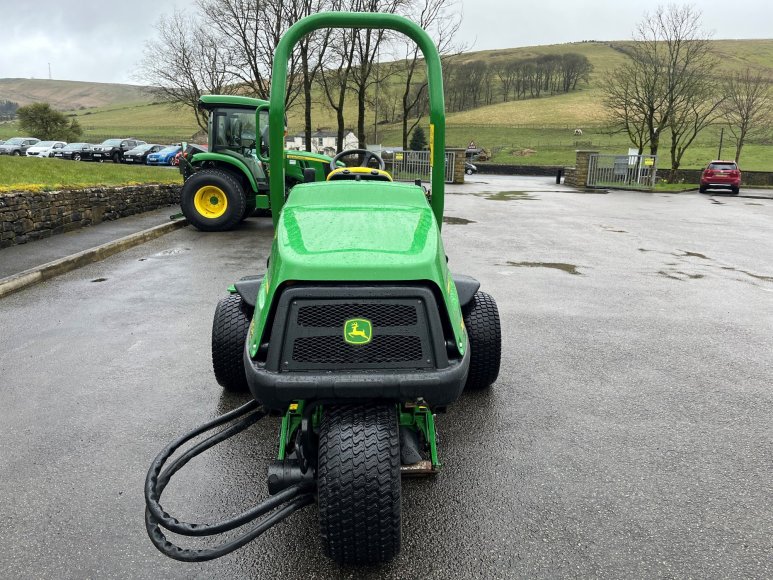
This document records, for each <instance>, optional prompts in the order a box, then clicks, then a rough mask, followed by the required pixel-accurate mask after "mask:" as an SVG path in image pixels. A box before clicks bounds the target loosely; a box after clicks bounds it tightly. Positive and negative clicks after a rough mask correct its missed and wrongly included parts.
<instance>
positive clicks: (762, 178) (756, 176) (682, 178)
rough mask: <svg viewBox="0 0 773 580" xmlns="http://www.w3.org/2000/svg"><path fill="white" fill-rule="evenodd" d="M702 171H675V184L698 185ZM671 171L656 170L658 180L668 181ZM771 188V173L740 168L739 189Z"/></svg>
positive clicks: (665, 169)
mask: <svg viewBox="0 0 773 580" xmlns="http://www.w3.org/2000/svg"><path fill="white" fill-rule="evenodd" d="M702 171H703V170H702V169H677V170H676V179H675V180H674V181H675V182H676V183H698V182H699V181H700V179H701V173H702ZM670 177H671V170H670V169H667V168H663V167H659V168H658V172H657V178H658V179H669V178H670ZM760 185H762V186H773V173H771V172H770V171H744V170H743V167H742V168H741V187H744V186H747V187H754V186H760Z"/></svg>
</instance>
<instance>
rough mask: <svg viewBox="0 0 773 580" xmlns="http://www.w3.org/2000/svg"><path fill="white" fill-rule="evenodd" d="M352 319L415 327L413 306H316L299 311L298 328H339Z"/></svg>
mask: <svg viewBox="0 0 773 580" xmlns="http://www.w3.org/2000/svg"><path fill="white" fill-rule="evenodd" d="M350 318H367V319H368V320H370V321H371V323H372V324H373V326H381V327H383V326H415V325H416V306H414V305H413V304H410V305H409V304H379V303H375V304H374V303H349V304H324V305H323V304H315V305H313V306H302V307H301V308H299V309H298V326H311V327H338V326H341V327H342V326H343V324H344V322H346V321H347V320H348V319H350Z"/></svg>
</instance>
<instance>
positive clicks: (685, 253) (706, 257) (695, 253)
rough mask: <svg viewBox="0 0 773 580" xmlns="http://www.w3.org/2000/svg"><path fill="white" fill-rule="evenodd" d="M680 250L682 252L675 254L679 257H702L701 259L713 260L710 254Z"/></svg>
mask: <svg viewBox="0 0 773 580" xmlns="http://www.w3.org/2000/svg"><path fill="white" fill-rule="evenodd" d="M678 251H679V252H682V253H681V254H673V255H674V256H677V257H679V258H700V259H701V260H711V258H709V257H708V256H706V255H704V254H699V253H698V252H688V251H687V250H678Z"/></svg>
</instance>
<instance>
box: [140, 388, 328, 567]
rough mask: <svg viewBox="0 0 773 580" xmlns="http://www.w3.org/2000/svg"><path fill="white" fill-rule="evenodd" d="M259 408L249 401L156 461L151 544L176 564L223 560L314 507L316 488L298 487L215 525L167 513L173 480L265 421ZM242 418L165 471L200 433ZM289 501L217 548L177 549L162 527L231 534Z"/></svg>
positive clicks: (150, 484) (148, 513) (148, 494)
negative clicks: (165, 497) (166, 499)
mask: <svg viewBox="0 0 773 580" xmlns="http://www.w3.org/2000/svg"><path fill="white" fill-rule="evenodd" d="M257 406H258V404H257V402H255V401H250V402H249V403H247V404H245V405H242V406H241V407H239V408H237V409H234V410H233V411H231V412H229V413H226V414H225V415H222V416H220V417H217V418H215V419H213V420H211V421H209V422H207V423H205V424H203V425H201V426H199V427H197V428H196V429H194V430H193V431H191V432H189V433H186V434H185V435H183V436H182V437H179V438H178V439H176V440H175V441H173V442H172V443H170V444H169V445H167V446H166V447H165V448H164V449H163V450H162V451H161V452H160V453H159V454H158V455H157V456H156V458H155V459H154V460H153V462H152V463H151V466H150V469H149V470H148V474H147V477H146V478H145V504H146V509H145V527H146V529H147V532H148V536H149V537H150V540H151V542H152V543H153V545H154V546H156V548H158V549H159V550H160V551H161V552H162V553H164V554H166V555H167V556H169V557H171V558H174V559H176V560H181V561H185V562H202V561H205V560H212V559H214V558H219V557H220V556H223V555H225V554H228V553H230V552H232V551H234V550H236V549H238V548H240V547H242V546H244V545H245V544H246V543H248V542H250V541H251V540H253V539H255V538H257V537H258V536H259V535H260V534H262V533H263V532H265V531H266V530H267V529H269V528H270V527H271V526H273V525H274V524H276V523H277V522H279V521H281V520H283V519H284V518H286V517H287V516H289V515H290V514H292V513H293V512H295V511H296V510H298V509H300V508H302V507H304V506H306V505H309V504H310V503H313V501H314V495H313V494H312V493H309V492H310V491H311V490H312V488H313V485H309V484H304V485H301V484H296V485H294V486H290V487H288V488H287V489H285V490H283V491H282V492H280V493H278V494H276V495H274V496H272V497H270V498H269V499H267V500H266V501H264V502H262V503H261V504H259V505H257V506H255V507H254V508H251V509H249V510H247V511H245V512H243V513H241V514H239V515H238V516H235V517H233V518H229V519H227V520H224V521H222V522H218V523H216V524H191V523H187V522H181V521H179V520H178V519H176V518H173V517H172V516H170V515H169V514H168V513H166V512H165V511H164V509H163V507H162V506H161V504H160V499H161V494H162V493H163V491H164V489H165V488H166V486H167V484H168V483H169V480H170V479H171V477H172V476H173V475H174V474H175V473H177V471H179V470H180V469H182V467H183V466H185V464H187V463H188V462H189V461H190V460H191V459H193V458H194V457H196V456H197V455H199V454H201V453H203V452H204V451H206V450H207V449H209V448H211V447H213V446H214V445H216V444H218V443H220V442H221V441H224V440H226V439H228V438H229V437H233V436H234V435H236V434H237V433H240V432H241V431H244V430H245V429H247V428H248V427H250V426H252V425H254V424H255V423H256V422H257V421H259V420H260V419H262V418H263V417H264V416H265V415H266V413H265V412H264V411H263V410H262V409H257ZM239 417H243V418H242V419H241V420H240V421H238V422H237V423H234V424H233V425H231V426H229V427H227V428H225V429H223V430H222V431H220V432H218V433H216V434H214V435H211V436H209V437H207V438H206V439H204V440H203V441H201V442H199V443H198V444H196V445H195V446H194V447H192V448H191V449H189V450H188V451H186V452H185V453H183V454H182V455H180V457H178V458H177V459H176V460H175V461H173V462H172V463H171V464H170V465H169V466H168V467H167V468H166V469H163V467H164V464H165V463H166V461H168V460H169V458H170V457H171V456H172V455H173V454H174V453H175V452H176V451H177V450H178V449H179V448H180V447H181V446H182V445H184V444H185V443H186V442H188V441H190V440H191V439H193V438H194V437H196V436H198V435H201V434H202V433H205V432H206V431H209V430H211V429H214V428H215V427H219V426H221V425H224V424H225V423H228V422H229V421H232V420H234V419H237V418H239ZM162 469H163V471H162ZM286 502H290V503H288V504H287V505H285V506H284V507H282V508H281V509H278V510H277V511H276V512H274V513H272V514H271V515H269V516H268V517H266V518H264V519H263V520H262V521H260V522H259V523H258V524H257V525H256V526H255V527H253V528H252V529H251V530H249V531H248V532H246V533H244V534H243V535H241V536H239V537H237V538H236V539H234V540H232V541H230V542H226V543H224V544H221V545H219V546H216V547H215V548H205V549H197V550H190V549H185V548H180V547H179V546H175V545H174V544H172V543H171V542H169V541H168V540H167V539H166V536H164V534H163V532H162V531H161V529H160V527H164V528H166V529H168V530H170V531H172V532H175V533H178V534H182V535H187V536H211V535H215V534H220V533H223V532H227V531H231V530H234V529H236V528H238V527H240V526H243V525H244V524H246V523H248V522H251V521H253V520H255V519H256V518H258V517H259V516H262V515H264V514H266V513H268V512H270V511H271V510H274V509H277V508H279V506H281V505H282V504H283V503H286Z"/></svg>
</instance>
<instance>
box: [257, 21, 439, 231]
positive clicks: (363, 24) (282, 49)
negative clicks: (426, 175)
mask: <svg viewBox="0 0 773 580" xmlns="http://www.w3.org/2000/svg"><path fill="white" fill-rule="evenodd" d="M320 28H356V29H361V28H369V29H390V30H396V31H398V32H402V33H403V34H405V35H406V36H408V37H409V38H411V39H412V40H413V41H414V42H416V44H417V45H418V46H419V48H420V49H421V52H422V53H423V55H424V61H425V62H426V64H427V80H428V88H429V109H430V113H429V119H430V136H429V148H430V164H431V166H432V182H431V183H432V211H433V213H434V216H435V220H436V221H437V226H438V228H441V227H442V224H443V202H444V197H443V193H444V187H445V183H444V179H445V177H444V174H445V103H444V100H443V73H442V71H441V66H440V56H439V55H438V51H437V47H436V46H435V43H434V41H433V40H432V38H431V37H430V36H429V35H428V34H427V33H426V32H425V31H424V29H422V28H421V27H420V26H419V25H417V24H416V23H414V22H411V21H410V20H408V19H407V18H403V17H402V16H397V15H395V14H378V13H372V12H320V13H318V14H313V15H311V16H307V17H306V18H303V19H301V20H299V21H298V22H296V23H295V24H293V25H292V26H291V27H290V28H289V29H288V30H287V32H286V33H285V34H284V36H282V39H281V40H280V41H279V44H278V45H277V48H276V52H275V53H274V65H273V68H272V70H271V101H270V105H269V151H281V150H282V149H283V139H284V128H283V122H284V116H285V88H286V86H287V62H288V60H289V58H290V55H291V54H292V50H293V47H294V46H295V45H296V44H297V43H298V42H299V41H300V40H301V39H302V38H303V37H304V36H306V35H307V34H309V33H311V32H314V31H315V30H318V29H320ZM269 162H270V171H269V179H270V181H271V187H270V190H271V207H272V208H275V210H276V209H278V208H281V207H282V204H283V203H284V199H283V198H284V196H283V195H282V192H283V188H284V173H283V172H284V164H283V163H282V159H280V158H279V157H277V156H276V155H273V156H271V157H270V159H269ZM272 216H273V219H274V225H275V226H276V224H277V222H278V221H279V212H278V211H274V212H273V213H272Z"/></svg>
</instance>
